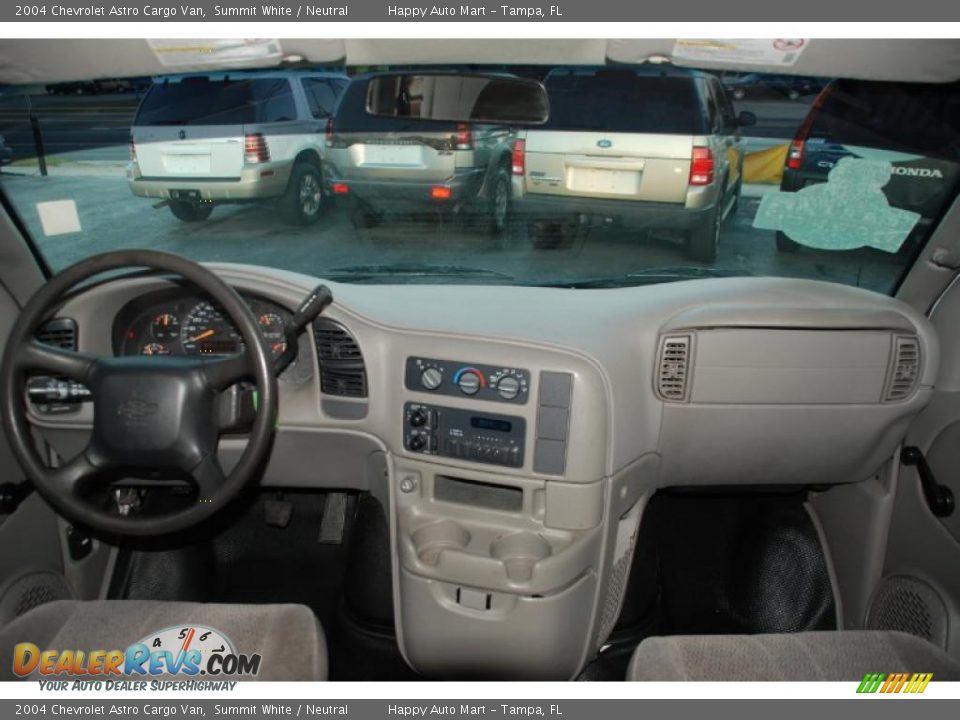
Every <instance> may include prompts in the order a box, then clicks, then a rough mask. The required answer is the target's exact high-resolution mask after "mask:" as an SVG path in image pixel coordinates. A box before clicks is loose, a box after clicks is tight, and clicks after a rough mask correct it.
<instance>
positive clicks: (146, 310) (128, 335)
mask: <svg viewBox="0 0 960 720" xmlns="http://www.w3.org/2000/svg"><path fill="white" fill-rule="evenodd" d="M242 297H243V299H244V301H245V302H246V303H247V306H248V307H249V308H250V312H251V313H253V316H254V317H255V318H256V319H257V324H258V325H259V327H260V333H261V334H262V336H263V339H264V341H265V342H266V344H267V346H268V347H269V348H270V352H271V353H272V355H273V356H274V357H279V356H280V355H281V354H283V352H284V350H286V341H285V339H284V338H285V332H286V328H287V325H288V323H289V322H290V318H291V317H292V316H293V315H292V313H291V312H290V311H289V310H287V309H286V308H284V307H282V306H280V305H279V304H277V303H275V302H271V301H269V300H265V299H263V298H260V297H257V296H253V295H248V294H242ZM113 335H114V341H113V347H114V354H115V355H230V354H234V353H238V352H242V351H243V340H242V338H241V337H240V333H239V331H238V330H237V328H236V327H235V326H234V324H233V322H231V321H230V319H229V318H228V317H227V316H226V315H225V313H224V312H223V310H222V309H221V308H220V307H219V306H218V305H217V304H216V303H215V302H213V301H211V300H210V299H209V298H207V297H204V296H201V295H198V294H195V293H193V292H190V291H189V290H188V289H185V288H173V289H166V290H160V291H156V292H151V293H146V294H144V295H141V296H139V297H137V298H135V299H134V300H132V301H130V302H129V303H128V304H126V305H125V306H124V307H123V308H121V309H120V311H119V312H118V313H117V314H116V317H115V319H114V323H113Z"/></svg>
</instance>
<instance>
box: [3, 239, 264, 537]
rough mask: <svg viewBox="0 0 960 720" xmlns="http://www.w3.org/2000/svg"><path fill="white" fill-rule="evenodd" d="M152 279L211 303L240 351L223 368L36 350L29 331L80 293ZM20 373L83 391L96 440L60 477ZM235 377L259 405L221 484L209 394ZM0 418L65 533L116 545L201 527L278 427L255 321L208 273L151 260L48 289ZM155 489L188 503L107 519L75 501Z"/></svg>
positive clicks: (23, 329) (75, 275)
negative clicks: (98, 489) (161, 277)
mask: <svg viewBox="0 0 960 720" xmlns="http://www.w3.org/2000/svg"><path fill="white" fill-rule="evenodd" d="M134 267H135V268H150V269H153V270H159V271H162V272H167V273H174V274H176V275H179V276H181V277H183V278H185V279H186V280H188V281H190V282H191V283H192V284H193V285H195V286H196V287H197V288H199V289H200V290H202V291H204V292H206V293H207V294H209V295H210V296H211V297H212V298H213V299H214V300H215V301H216V302H217V303H218V304H219V305H220V307H221V308H222V309H223V310H224V312H225V313H226V314H227V316H228V317H229V319H230V320H231V321H232V322H233V323H234V324H235V325H236V327H237V329H238V330H239V331H240V335H241V337H242V338H243V347H244V349H243V352H241V353H239V354H236V355H230V356H225V357H187V356H169V355H168V356H157V355H152V356H151V355H138V356H135V357H98V356H95V355H91V354H88V353H84V352H74V351H69V350H63V349H60V348H55V347H52V346H48V345H44V344H41V343H40V342H38V341H37V340H36V339H35V338H34V334H35V333H36V331H37V328H38V327H39V326H40V325H41V324H42V323H43V322H44V321H45V320H46V319H47V318H48V316H49V315H50V314H51V313H52V311H53V310H54V309H55V308H56V307H57V306H58V305H59V304H60V303H61V302H62V299H63V297H64V296H65V294H66V292H67V291H68V290H70V289H71V288H73V287H74V286H75V285H77V284H78V283H80V282H82V281H83V280H86V279H88V278H91V277H93V276H95V275H99V274H101V273H104V272H108V271H111V270H118V269H122V268H134ZM28 371H39V372H41V373H46V374H50V375H54V376H66V377H68V378H71V379H73V380H76V381H77V382H80V383H82V384H83V385H85V386H86V387H87V388H89V390H90V393H91V397H92V400H93V408H94V420H93V432H92V434H91V436H90V439H89V442H88V443H87V446H86V447H85V448H84V449H83V450H82V451H81V452H80V453H79V454H78V455H77V456H76V457H74V458H73V459H71V460H68V461H67V462H65V463H64V464H63V465H61V466H60V467H49V466H47V465H46V464H44V463H43V461H42V460H41V459H40V457H39V455H38V453H37V449H36V447H35V445H34V440H33V437H32V434H31V428H30V424H29V422H28V421H27V413H26V402H27V401H26V392H25V381H26V377H27V373H28ZM244 378H252V379H253V380H254V381H255V382H256V387H257V391H258V393H259V396H258V398H257V412H256V417H255V418H254V420H253V427H252V429H251V431H250V436H249V440H248V442H247V446H246V448H245V449H244V451H243V454H242V455H241V457H240V460H239V462H238V463H237V465H236V466H235V467H234V468H233V469H232V470H231V471H230V473H229V474H225V473H224V471H223V468H222V467H221V466H220V462H219V461H218V459H217V441H218V438H219V436H220V429H219V426H218V403H217V397H218V393H220V392H222V391H224V390H226V389H227V388H229V387H230V386H231V385H233V384H234V383H236V382H238V381H239V380H241V379H244ZM0 413H2V419H3V426H4V429H5V430H6V432H7V438H8V440H9V443H10V448H11V450H12V451H13V453H14V455H15V456H16V458H17V460H18V461H19V463H20V465H21V467H22V468H23V471H24V472H25V473H26V476H27V477H28V478H29V479H30V480H31V481H32V482H33V484H34V486H35V488H36V489H37V491H38V492H39V493H40V495H41V496H43V498H44V499H45V500H46V501H47V502H48V503H50V505H51V506H53V508H54V509H55V510H56V511H57V512H59V513H60V514H61V515H63V516H64V517H65V518H67V519H68V520H70V521H71V522H74V523H77V524H80V525H84V526H86V527H88V528H90V529H92V530H99V531H102V532H107V533H113V534H118V535H136V536H148V535H163V534H167V533H172V532H177V531H179V530H183V529H185V528H188V527H191V526H193V525H196V524H198V523H200V522H202V521H203V520H205V519H207V518H208V517H210V516H211V515H213V514H214V513H216V512H217V511H218V510H219V509H221V508H222V507H224V506H225V505H226V504H227V503H228V502H229V501H230V500H232V499H233V498H234V497H236V496H237V495H238V494H239V493H240V491H241V490H242V489H243V487H244V486H245V485H246V484H247V482H248V481H249V480H250V478H251V477H252V476H253V475H254V473H255V472H256V471H257V470H258V469H259V466H260V464H261V462H262V461H263V460H264V459H265V457H266V455H267V453H268V452H269V449H270V442H271V438H272V433H273V428H274V423H275V421H276V416H277V379H276V377H275V376H274V373H273V367H272V363H271V360H270V356H269V353H268V352H267V350H266V348H265V346H264V344H263V342H262V341H261V339H260V334H259V330H258V327H257V321H256V320H255V319H254V317H253V315H252V314H251V313H250V309H249V308H248V307H247V305H246V303H245V302H244V301H243V300H242V299H241V298H240V296H239V295H238V294H237V293H236V291H234V290H233V289H232V288H231V287H230V286H228V285H227V284H226V283H224V282H223V281H222V280H220V279H219V278H218V277H217V276H216V275H214V274H213V273H212V272H211V271H209V270H207V269H205V268H203V267H201V266H200V265H198V264H196V263H194V262H191V261H190V260H187V259H185V258H181V257H178V256H176V255H170V254H168V253H162V252H156V251H152V250H122V251H117V252H108V253H104V254H102V255H95V256H93V257H90V258H87V259H86V260H83V261H81V262H79V263H77V264H76V265H73V266H71V267H69V268H67V269H66V270H63V271H62V272H60V273H59V274H57V275H55V276H54V277H53V278H51V279H50V280H49V281H48V282H47V283H46V284H45V285H44V286H43V287H42V288H40V290H39V291H38V292H37V293H36V294H35V295H34V296H33V297H32V298H30V301H29V302H28V303H27V305H26V307H24V309H23V311H22V312H21V313H20V317H19V318H18V319H17V321H16V323H15V324H14V326H13V329H12V331H11V332H10V336H9V338H8V340H7V346H6V349H5V351H4V355H3V365H2V368H0ZM118 477H119V478H123V477H137V478H146V479H150V480H153V481H158V482H161V483H162V482H164V481H166V482H170V481H174V480H183V479H192V481H193V483H195V485H196V489H197V493H196V502H194V503H192V504H191V505H189V506H187V507H185V508H182V509H177V510H175V511H173V512H170V513H167V514H162V515H144V516H131V515H121V514H117V513H115V512H110V511H109V510H108V509H105V508H104V507H100V506H97V505H96V504H94V503H92V502H90V501H89V500H88V499H87V498H85V497H84V493H83V492H82V491H83V490H87V489H90V488H91V487H94V486H95V484H96V483H97V481H100V485H101V486H102V485H103V484H104V483H105V482H106V481H108V480H109V479H116V478H118Z"/></svg>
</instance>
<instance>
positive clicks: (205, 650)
mask: <svg viewBox="0 0 960 720" xmlns="http://www.w3.org/2000/svg"><path fill="white" fill-rule="evenodd" d="M13 672H14V673H15V674H16V675H17V676H18V677H23V678H25V677H28V676H30V675H31V674H33V673H36V674H37V675H38V676H39V677H41V678H50V677H64V678H69V679H80V678H90V679H97V678H110V677H137V676H146V677H157V676H160V675H163V676H174V677H177V676H180V677H184V676H185V677H190V678H194V677H196V676H199V675H203V676H214V677H223V676H236V675H246V676H250V675H257V674H258V673H259V672H260V655H257V654H254V655H246V654H242V653H237V652H236V650H235V649H234V646H233V643H232V642H230V640H229V638H227V637H226V636H225V635H224V634H223V633H221V632H219V631H218V630H215V629H213V628H210V627H205V626H202V625H187V626H179V627H169V628H165V629H163V630H160V631H159V632H156V633H151V634H150V635H147V636H146V637H145V638H143V639H142V640H140V641H139V642H136V643H134V644H132V645H130V646H128V647H127V648H126V649H122V650H121V649H115V650H81V649H75V648H68V649H41V648H39V647H37V645H35V644H34V643H30V642H23V643H19V644H18V645H16V646H15V647H14V650H13Z"/></svg>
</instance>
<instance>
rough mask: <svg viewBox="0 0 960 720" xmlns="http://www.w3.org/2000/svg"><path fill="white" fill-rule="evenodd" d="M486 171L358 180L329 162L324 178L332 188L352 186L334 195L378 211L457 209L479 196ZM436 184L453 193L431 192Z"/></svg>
mask: <svg viewBox="0 0 960 720" xmlns="http://www.w3.org/2000/svg"><path fill="white" fill-rule="evenodd" d="M484 173H485V171H484V169H483V168H466V169H464V170H458V171H457V172H456V173H455V174H454V175H453V176H452V177H449V178H447V179H446V180H442V181H439V182H423V181H412V180H403V179H389V180H372V179H362V180H355V179H350V178H346V177H343V176H341V175H340V174H339V173H338V172H337V170H336V169H335V168H332V167H330V166H328V167H327V174H326V177H325V178H324V180H325V182H326V184H327V189H328V190H329V191H331V192H332V188H333V185H334V184H340V183H342V184H344V185H346V186H347V187H348V188H349V192H347V193H340V194H335V197H337V198H340V199H342V200H345V201H347V202H349V203H353V204H362V205H367V206H369V207H370V208H371V209H372V210H375V211H378V212H379V211H384V212H402V211H407V212H416V211H418V210H419V211H427V210H429V211H436V210H449V211H451V212H456V211H459V210H461V209H462V208H463V207H464V206H467V205H470V204H471V203H473V202H474V201H475V200H476V199H477V197H478V195H479V193H480V189H481V187H482V186H483V178H484ZM434 188H446V189H448V190H449V191H450V196H449V197H447V198H435V197H433V196H432V195H431V192H432V191H433V189H434Z"/></svg>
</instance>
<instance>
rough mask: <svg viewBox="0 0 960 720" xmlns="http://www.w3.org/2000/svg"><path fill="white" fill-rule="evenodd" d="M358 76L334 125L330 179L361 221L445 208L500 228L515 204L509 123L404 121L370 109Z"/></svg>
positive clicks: (331, 126) (363, 81) (330, 133)
mask: <svg viewBox="0 0 960 720" xmlns="http://www.w3.org/2000/svg"><path fill="white" fill-rule="evenodd" d="M374 77H377V76H376V75H366V76H358V77H355V78H353V80H352V82H351V83H350V86H349V87H348V88H347V90H346V92H345V93H344V95H343V98H342V99H341V102H340V104H339V106H338V107H337V112H336V114H335V115H334V117H333V118H331V120H330V122H329V125H328V128H327V158H326V170H327V174H326V180H327V183H328V187H329V188H330V190H331V192H332V193H333V194H334V195H335V196H340V197H341V198H342V199H344V200H345V201H346V202H347V204H348V206H349V209H350V214H351V217H352V219H353V220H354V222H355V223H356V224H358V225H361V226H370V225H371V224H373V223H375V222H377V220H378V219H379V218H380V217H382V216H383V215H385V214H388V213H394V212H396V213H416V212H424V211H429V212H440V213H443V214H455V215H460V216H464V217H470V218H473V219H477V220H479V221H480V222H481V224H482V225H483V226H484V227H485V229H486V230H488V231H489V232H491V233H493V234H499V233H501V232H502V231H503V230H504V228H505V227H506V224H507V216H508V212H509V208H510V158H511V149H512V144H513V139H514V137H515V135H514V134H513V133H512V132H511V130H510V129H509V128H506V127H501V126H494V125H470V124H464V123H454V122H444V121H436V120H416V121H412V120H405V119H402V118H393V117H381V116H376V115H372V114H370V113H368V112H367V86H368V83H369V81H370V80H371V79H372V78H374Z"/></svg>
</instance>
